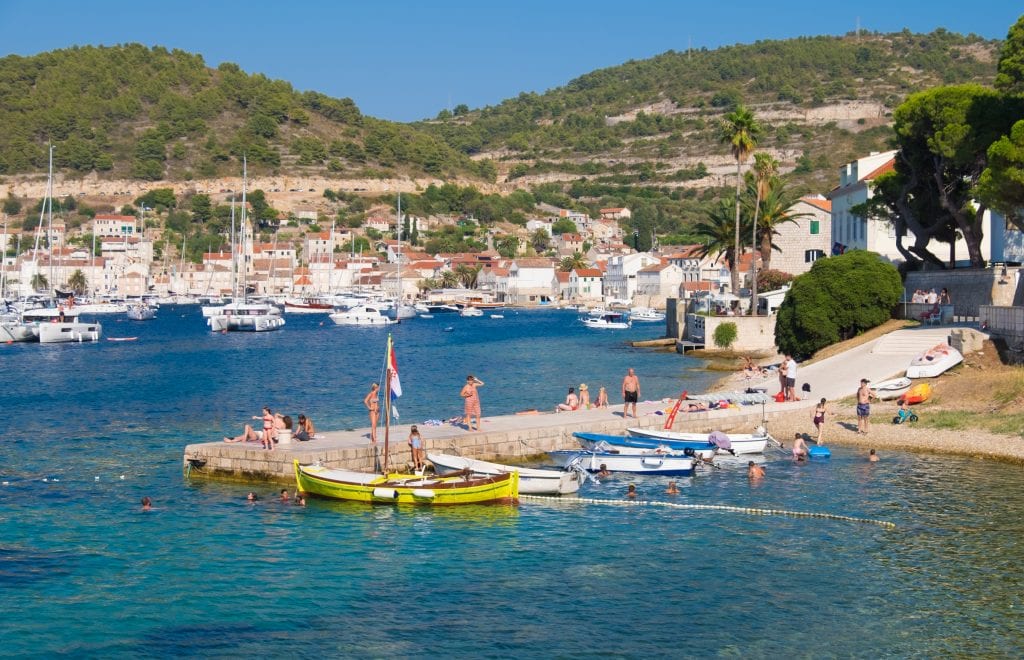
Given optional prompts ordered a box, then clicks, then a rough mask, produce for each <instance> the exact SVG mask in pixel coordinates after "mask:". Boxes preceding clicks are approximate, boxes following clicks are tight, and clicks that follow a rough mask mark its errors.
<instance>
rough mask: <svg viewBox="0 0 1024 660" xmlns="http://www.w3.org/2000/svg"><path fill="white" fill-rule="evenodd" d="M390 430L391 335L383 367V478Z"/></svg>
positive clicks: (387, 458) (386, 465) (388, 454)
mask: <svg viewBox="0 0 1024 660" xmlns="http://www.w3.org/2000/svg"><path fill="white" fill-rule="evenodd" d="M390 430H391V335H390V334H389V335H388V355H387V363H386V365H385V367H384V470H383V471H384V476H387V474H388V467H389V465H390V463H391V460H390V453H389V452H390V449H389V447H388V443H389V435H390V433H389V432H390Z"/></svg>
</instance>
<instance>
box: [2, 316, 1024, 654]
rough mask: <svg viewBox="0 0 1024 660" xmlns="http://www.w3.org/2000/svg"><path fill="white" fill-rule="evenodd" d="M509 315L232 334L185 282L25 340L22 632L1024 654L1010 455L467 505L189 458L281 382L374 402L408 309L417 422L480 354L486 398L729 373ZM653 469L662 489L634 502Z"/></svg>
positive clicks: (319, 408) (275, 647) (897, 458)
mask: <svg viewBox="0 0 1024 660" xmlns="http://www.w3.org/2000/svg"><path fill="white" fill-rule="evenodd" d="M502 313H503V314H504V315H505V318H503V319H491V318H489V317H486V316H485V317H484V318H478V319H462V318H459V317H456V316H443V317H442V316H441V315H438V316H437V317H435V318H434V319H430V320H427V319H418V320H415V321H411V322H407V323H403V324H401V325H399V326H397V327H392V328H390V329H362V328H340V327H334V326H333V325H332V324H331V323H330V322H329V321H327V320H326V319H325V318H323V317H319V316H289V317H288V325H287V326H286V327H285V328H284V329H283V330H282V331H280V332H276V333H265V334H244V335H243V334H227V335H217V334H211V333H209V332H208V331H206V330H205V326H204V325H203V321H202V319H201V318H200V315H199V310H198V308H196V307H164V308H163V309H161V310H160V313H159V317H158V319H157V320H156V321H153V322H142V323H138V322H129V321H118V320H117V319H116V317H107V318H106V319H105V320H104V333H105V335H106V336H121V337H127V336H137V337H138V340H137V341H133V342H106V341H104V342H100V343H98V344H93V345H75V346H66V345H65V346H40V345H25V344H22V345H18V344H14V345H6V346H0V374H2V378H3V383H4V392H3V396H2V397H0V401H2V411H3V419H4V422H3V433H2V435H0V621H2V622H3V623H2V625H0V631H2V632H0V656H3V657H13V656H20V657H24V656H29V657H41V656H49V655H52V654H54V653H61V654H72V655H75V656H84V657H139V656H143V657H167V656H179V655H190V656H231V657H279V656H280V657H285V656H287V657H322V656H340V657H389V658H390V657H438V656H460V657H592V656H594V655H602V656H612V657H686V656H726V657H751V656H752V657H783V656H804V657H820V656H827V657H834V656H844V657H846V656H856V657H872V658H873V657H878V656H899V657H904V656H925V657H935V656H966V655H971V656H978V655H980V656H987V657H993V656H994V657H1020V656H1021V655H1022V654H1024V615H1022V608H1024V603H1022V599H1021V593H1022V591H1024V590H1022V586H1024V585H1022V582H1024V578H1022V575H1021V571H1020V566H1021V565H1022V562H1024V544H1022V543H1021V542H1020V539H1021V538H1022V535H1024V519H1022V517H1021V515H1020V512H1021V511H1022V510H1024V474H1022V471H1021V469H1020V468H1019V467H1017V466H1012V465H1007V464H1003V463H998V462H991V461H982V460H975V459H969V458H951V457H939V456H932V455H926V454H911V453H897V452H892V453H889V452H883V455H882V460H881V462H879V463H876V464H869V463H867V461H866V460H865V456H864V455H863V454H862V453H859V452H855V451H853V450H847V449H843V448H833V457H832V458H831V459H830V460H823V461H813V462H811V463H808V464H800V465H797V464H793V463H792V462H791V461H789V460H787V459H786V458H785V456H784V455H782V454H781V453H774V454H769V455H768V456H767V457H766V470H767V477H766V478H765V479H764V480H763V481H761V482H759V483H751V482H749V481H748V479H747V477H746V474H745V469H744V466H743V465H742V463H736V464H725V465H723V466H722V467H721V468H720V469H710V470H707V471H704V472H703V473H700V474H698V475H697V476H695V477H693V478H692V479H682V480H677V481H678V482H679V485H680V489H681V491H682V492H681V493H680V494H679V495H674V496H673V495H667V494H665V492H664V490H665V486H666V484H667V479H666V478H653V477H647V478H644V477H640V478H634V479H631V478H630V477H628V475H614V476H613V477H612V478H610V479H608V480H606V481H604V482H603V483H599V484H597V483H591V484H588V485H586V486H585V487H584V491H583V492H582V498H581V500H582V501H578V502H555V503H553V502H545V501H530V500H524V501H523V502H521V503H520V505H519V506H518V507H506V506H472V507H458V508H451V509H413V508H401V509H394V508H389V507H367V506H362V505H355V504H347V503H331V502H323V501H310V503H309V505H308V506H306V507H297V506H294V505H292V504H285V503H281V502H280V501H278V500H277V497H276V493H275V491H276V490H278V488H275V487H272V486H269V485H262V484H246V483H235V482H224V481H220V482H218V481H189V480H187V479H185V478H184V477H183V476H182V474H181V455H182V450H183V448H184V445H185V444H187V443H190V442H196V441H202V440H207V439H217V438H219V437H220V436H222V435H224V434H227V433H229V432H237V431H239V430H240V428H241V425H242V424H244V423H245V421H246V420H247V419H248V418H249V417H251V416H252V415H255V414H257V413H258V412H259V408H260V406H262V405H264V404H267V405H270V406H271V407H272V408H274V409H275V410H281V411H283V412H288V413H290V414H292V415H295V414H297V413H299V412H305V413H307V414H309V415H310V416H311V417H312V418H313V419H314V421H316V422H317V424H318V425H319V426H321V427H322V428H327V429H331V428H348V427H357V426H362V425H363V424H364V412H363V409H362V407H361V399H362V396H363V394H364V393H365V391H366V389H367V387H368V385H369V383H370V382H372V381H374V380H377V379H378V377H379V375H380V372H381V368H382V365H383V353H384V344H385V341H386V337H387V333H388V331H390V332H391V333H392V334H393V336H394V339H395V345H396V352H397V357H398V363H399V372H400V375H401V380H402V386H403V390H404V395H403V396H402V398H401V399H399V403H398V405H399V408H400V410H401V414H402V421H403V422H410V421H418V420H423V419H427V418H432V417H433V418H444V417H447V416H451V415H455V414H458V413H459V412H460V410H461V401H460V399H459V397H458V390H459V388H460V386H461V384H462V382H463V381H464V379H465V376H466V374H468V373H473V374H474V375H476V376H478V377H479V378H481V379H482V380H484V381H485V382H486V385H485V386H484V387H483V388H481V395H482V398H483V409H484V415H485V417H486V416H487V415H488V414H500V413H510V412H514V411H516V410H521V409H524V408H533V407H536V408H546V407H548V406H553V405H554V403H555V402H557V401H559V400H561V399H562V398H563V397H564V395H565V391H566V389H567V387H568V386H570V385H573V386H578V385H579V384H580V383H581V382H586V383H588V384H589V386H590V389H591V391H592V392H593V393H594V394H596V392H597V387H598V386H600V385H602V384H603V385H605V386H606V387H608V388H609V390H610V392H611V393H612V399H613V401H615V400H616V398H617V397H616V396H615V395H616V394H617V392H618V384H619V382H620V381H621V378H622V375H623V374H624V372H625V370H626V368H628V367H634V368H635V369H636V370H637V373H638V374H639V375H640V378H641V382H642V385H643V394H644V398H661V397H672V396H676V395H678V393H679V391H681V390H682V389H689V390H690V391H701V390H703V389H705V388H706V387H707V385H708V384H709V383H710V382H711V381H712V380H713V374H708V373H706V372H703V371H701V370H700V367H701V364H700V362H699V361H697V360H693V359H691V358H685V357H683V356H679V355H676V354H674V353H661V352H654V351H650V350H638V349H632V348H630V347H629V346H628V344H627V343H626V341H627V340H629V339H638V338H651V337H655V336H657V335H658V334H660V331H661V327H660V326H658V325H657V324H655V325H654V326H651V327H635V328H634V329H632V330H629V331H622V332H614V331H596V330H589V329H586V328H583V327H582V326H580V325H579V324H578V323H576V322H575V316H574V315H573V314H571V313H569V312H560V311H556V310H539V311H519V312H518V313H516V312H515V311H512V310H505V311H503V312H502ZM321 321H325V323H324V325H322V326H321V325H320V322H321ZM448 327H450V328H452V329H451V331H447V332H446V331H445V328H448ZM629 483H635V484H636V485H637V488H638V491H639V498H638V501H639V502H640V503H641V504H633V505H622V504H621V502H623V500H624V493H625V490H626V486H627V485H628V484H629ZM249 490H254V491H256V492H257V493H258V495H259V496H260V501H259V502H257V503H255V504H250V503H247V502H246V499H245V497H246V493H247V492H248V491H249ZM143 496H149V497H151V498H152V499H153V501H154V506H155V510H153V511H149V512H142V511H140V507H139V500H140V498H141V497H143ZM591 500H605V501H606V502H592V501H591ZM652 501H662V502H672V503H676V504H683V505H691V504H713V505H729V506H738V507H744V508H757V509H771V510H776V511H804V512H817V513H825V514H834V515H838V516H853V517H857V518H863V519H868V520H879V521H886V522H891V523H894V524H895V525H896V527H895V528H888V527H884V526H881V525H877V524H873V523H871V522H850V521H845V520H835V519H830V518H824V517H822V518H818V517H814V518H805V517H791V516H787V515H778V514H776V515H761V514H754V513H748V512H734V511H707V510H693V509H686V508H667V507H654V506H645V505H643V504H642V503H643V502H652Z"/></svg>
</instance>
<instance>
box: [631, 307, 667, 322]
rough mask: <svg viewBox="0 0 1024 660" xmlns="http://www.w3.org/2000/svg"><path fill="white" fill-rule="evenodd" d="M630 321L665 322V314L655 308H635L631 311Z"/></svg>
mask: <svg viewBox="0 0 1024 660" xmlns="http://www.w3.org/2000/svg"><path fill="white" fill-rule="evenodd" d="M629 320H630V321H644V322H647V323H650V322H657V321H664V320H665V313H664V312H659V311H658V310H656V309H654V308H653V307H634V308H633V309H631V310H629Z"/></svg>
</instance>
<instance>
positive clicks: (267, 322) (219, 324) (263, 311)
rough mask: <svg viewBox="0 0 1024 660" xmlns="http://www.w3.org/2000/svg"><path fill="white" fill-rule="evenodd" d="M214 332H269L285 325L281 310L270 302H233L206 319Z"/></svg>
mask: <svg viewBox="0 0 1024 660" xmlns="http://www.w3.org/2000/svg"><path fill="white" fill-rule="evenodd" d="M206 322H207V325H209V326H210V329H211V330H213V331H214V332H269V331H271V330H279V329H281V328H282V327H284V323H285V322H284V319H283V318H281V313H280V310H278V308H277V307H275V306H274V305H271V304H268V303H250V302H244V301H239V302H233V303H228V304H227V305H224V307H223V309H221V311H220V313H219V314H214V315H213V316H210V317H209V318H207V319H206Z"/></svg>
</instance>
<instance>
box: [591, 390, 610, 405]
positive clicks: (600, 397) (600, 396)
mask: <svg viewBox="0 0 1024 660" xmlns="http://www.w3.org/2000/svg"><path fill="white" fill-rule="evenodd" d="M594 406H595V407H597V408H607V407H608V390H606V389H605V388H603V387H602V388H601V389H599V390H598V391H597V402H596V403H595V404H594Z"/></svg>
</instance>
